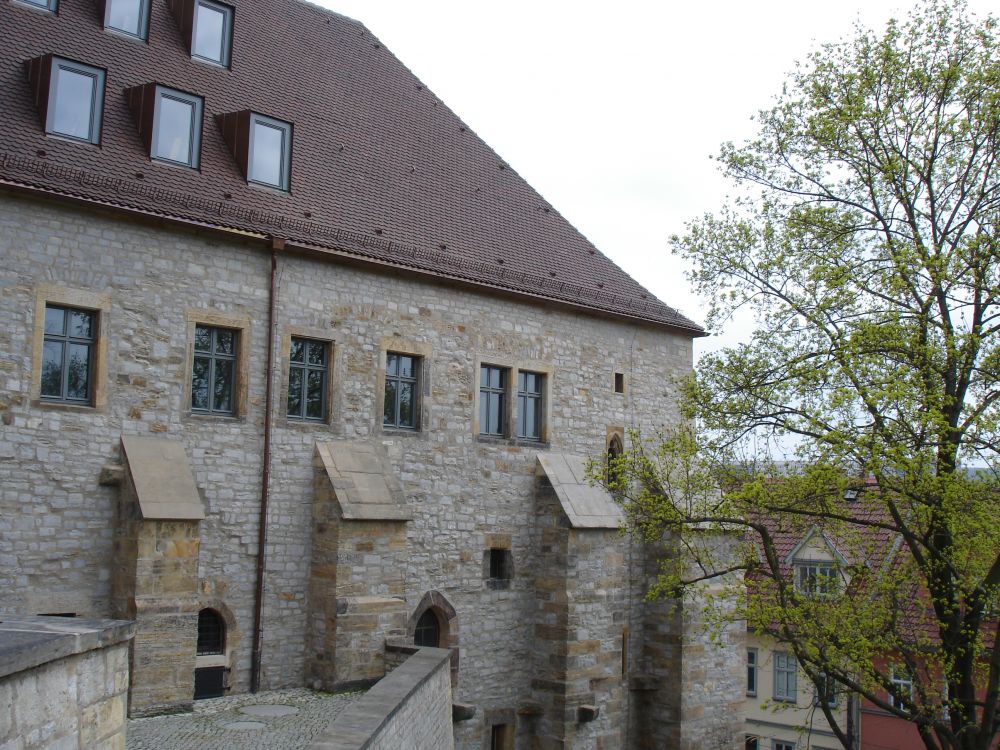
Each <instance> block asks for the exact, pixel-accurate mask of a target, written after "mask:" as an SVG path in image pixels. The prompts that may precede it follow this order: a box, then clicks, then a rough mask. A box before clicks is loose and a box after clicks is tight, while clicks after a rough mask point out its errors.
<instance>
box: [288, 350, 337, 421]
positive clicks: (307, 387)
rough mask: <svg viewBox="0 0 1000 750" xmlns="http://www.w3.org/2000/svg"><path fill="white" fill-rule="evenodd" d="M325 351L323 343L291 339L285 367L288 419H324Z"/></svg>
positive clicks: (325, 386)
mask: <svg viewBox="0 0 1000 750" xmlns="http://www.w3.org/2000/svg"><path fill="white" fill-rule="evenodd" d="M327 349H328V345H327V343H326V342H325V341H313V340H310V339H301V338H293V339H292V342H291V347H290V349H289V365H288V412H287V413H288V416H289V417H292V418H295V419H313V420H323V419H325V418H326V391H327V385H326V384H327Z"/></svg>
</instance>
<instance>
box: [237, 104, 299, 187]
mask: <svg viewBox="0 0 1000 750" xmlns="http://www.w3.org/2000/svg"><path fill="white" fill-rule="evenodd" d="M291 154H292V125H291V123H288V122H282V121H281V120H275V119H274V118H273V117H265V116H264V115H258V114H252V115H251V116H250V150H249V156H248V164H247V179H248V180H249V181H250V182H256V183H258V184H260V185H268V186H270V187H274V188H278V189H279V190H288V182H289V179H288V178H289V172H290V167H291V161H292V159H291Z"/></svg>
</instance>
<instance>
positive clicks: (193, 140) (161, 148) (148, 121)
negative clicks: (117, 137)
mask: <svg viewBox="0 0 1000 750" xmlns="http://www.w3.org/2000/svg"><path fill="white" fill-rule="evenodd" d="M125 98H126V100H127V101H128V105H129V109H131V110H132V114H133V115H134V116H135V119H136V124H137V125H138V126H139V137H140V138H141V139H142V143H143V145H144V146H145V147H146V153H147V154H148V155H149V158H150V159H154V160H156V161H165V162H169V163H171V164H179V165H181V166H185V167H191V168H193V169H197V168H198V165H199V163H200V160H201V158H200V157H201V131H202V111H203V109H204V104H203V101H202V98H201V97H200V96H197V95H196V94H189V93H187V92H184V91H178V90H177V89H172V88H168V87H167V86H162V85H160V84H158V83H147V84H143V85H142V86H133V87H132V88H129V89H126V90H125Z"/></svg>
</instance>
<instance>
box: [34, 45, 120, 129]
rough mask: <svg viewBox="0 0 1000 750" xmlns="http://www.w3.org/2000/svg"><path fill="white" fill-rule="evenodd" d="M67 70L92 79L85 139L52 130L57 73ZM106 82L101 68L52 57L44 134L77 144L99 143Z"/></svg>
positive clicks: (57, 95) (57, 81)
mask: <svg viewBox="0 0 1000 750" xmlns="http://www.w3.org/2000/svg"><path fill="white" fill-rule="evenodd" d="M60 70H67V71H70V72H73V73H76V74H77V75H83V76H90V77H91V78H93V79H94V85H93V86H92V88H91V94H90V118H89V119H90V132H89V134H88V135H87V137H86V138H81V137H80V136H78V135H73V134H72V133H63V132H60V131H58V130H55V129H54V127H55V126H54V124H53V119H54V118H55V112H56V102H57V100H58V98H59V71H60ZM106 82H107V73H106V71H105V70H104V69H103V68H98V67H95V66H93V65H87V64H86V63H81V62H77V61H76V60H70V59H68V58H65V57H58V56H56V55H53V56H52V71H51V73H50V76H49V90H48V104H47V105H46V117H45V132H46V133H47V134H49V135H54V136H57V137H59V138H68V139H69V140H72V141H76V142H77V143H92V144H94V145H100V143H101V125H102V124H103V121H104V91H105V84H106Z"/></svg>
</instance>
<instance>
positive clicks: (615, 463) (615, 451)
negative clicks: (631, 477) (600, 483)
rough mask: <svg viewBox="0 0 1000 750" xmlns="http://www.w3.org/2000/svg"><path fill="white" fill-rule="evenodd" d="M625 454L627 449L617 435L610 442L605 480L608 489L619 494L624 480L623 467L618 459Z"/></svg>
mask: <svg viewBox="0 0 1000 750" xmlns="http://www.w3.org/2000/svg"><path fill="white" fill-rule="evenodd" d="M624 452H625V447H624V446H623V445H622V438H621V435H619V434H618V433H615V434H614V435H612V436H611V440H609V441H608V466H607V472H605V477H604V478H605V481H606V483H607V485H608V487H610V488H611V489H612V490H616V491H618V492H621V490H622V488H621V487H620V486H619V485H620V483H621V480H622V467H621V464H620V462H619V460H618V459H620V458H621V457H622V454H623V453H624Z"/></svg>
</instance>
